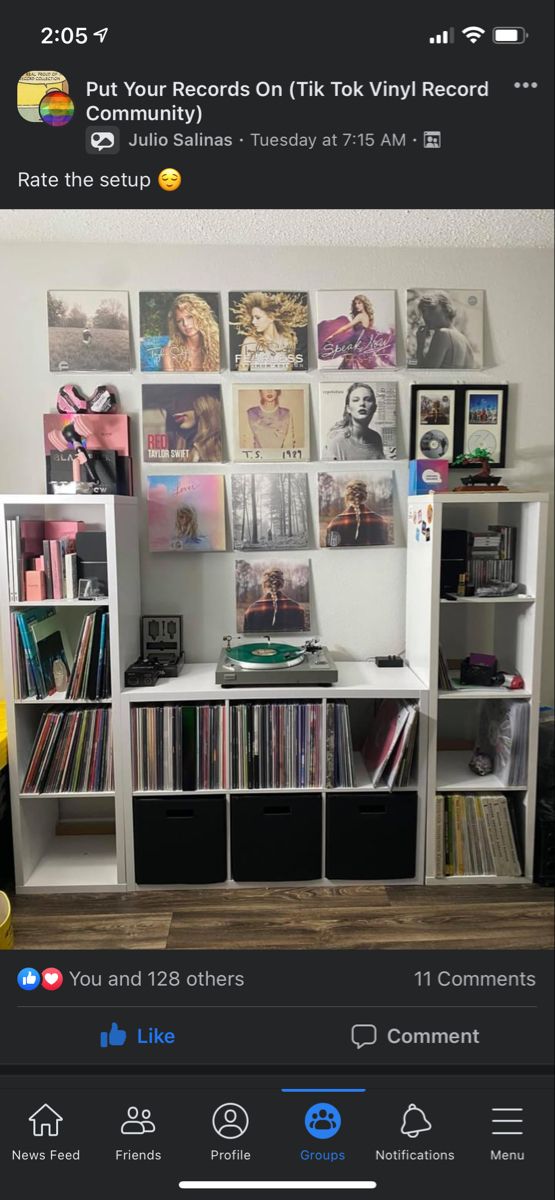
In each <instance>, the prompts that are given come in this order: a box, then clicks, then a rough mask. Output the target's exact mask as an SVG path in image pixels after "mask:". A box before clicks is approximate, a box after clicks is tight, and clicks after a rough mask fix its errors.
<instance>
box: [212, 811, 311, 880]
mask: <svg viewBox="0 0 555 1200" xmlns="http://www.w3.org/2000/svg"><path fill="white" fill-rule="evenodd" d="M231 874H232V877H233V879H236V880H238V881H240V880H246V881H250V882H257V883H258V882H263V881H265V880H273V881H275V880H283V881H287V880H295V879H321V877H322V797H321V795H320V794H319V793H316V792H314V793H311V792H308V793H307V792H303V793H300V794H296V793H287V794H284V793H283V792H275V793H272V794H264V795H261V796H257V795H256V794H255V793H253V792H250V793H249V794H248V795H239V796H232V799H231Z"/></svg>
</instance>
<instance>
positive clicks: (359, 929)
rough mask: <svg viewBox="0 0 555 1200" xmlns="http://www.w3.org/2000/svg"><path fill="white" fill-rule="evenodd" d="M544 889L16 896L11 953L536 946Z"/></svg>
mask: <svg viewBox="0 0 555 1200" xmlns="http://www.w3.org/2000/svg"><path fill="white" fill-rule="evenodd" d="M553 911H554V910H553V891H551V890H548V889H545V888H539V887H533V886H522V887H518V886H513V887H494V886H492V887H480V886H477V887H459V888H457V889H456V891H455V889H453V890H452V891H451V890H449V891H448V890H447V889H446V888H434V887H426V888H424V887H406V888H404V887H394V886H392V887H366V886H364V887H362V886H359V887H329V888H327V887H326V888H310V887H303V888H301V887H299V888H294V887H289V888H263V887H260V888H258V887H257V888H245V889H242V890H241V889H228V890H218V889H214V890H207V889H202V888H199V889H196V888H195V889H192V890H190V891H179V892H174V891H153V892H139V893H137V892H135V893H128V894H123V895H118V894H115V895H106V894H104V895H101V894H99V895H92V896H83V895H65V896H64V895H60V896H51V895H49V896H17V897H16V898H15V899H14V926H15V937H16V943H15V944H16V949H19V950H23V949H41V948H44V949H47V948H48V949H52V950H55V949H58V950H70V949H72V950H75V949H83V950H89V949H97V950H116V949H125V950H166V949H167V950H263V949H266V950H279V949H283V950H377V949H381V950H408V949H421V950H440V949H443V950H456V949H461V950H462V949H465V950H473V949H495V950H503V949H505V950H506V949H512V950H542V949H550V948H551V947H552V946H553Z"/></svg>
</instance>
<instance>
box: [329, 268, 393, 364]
mask: <svg viewBox="0 0 555 1200" xmlns="http://www.w3.org/2000/svg"><path fill="white" fill-rule="evenodd" d="M396 363H397V351H396V330H395V292H394V291H371V290H369V289H368V288H361V289H359V290H358V291H355V290H354V289H353V290H352V291H343V292H332V291H329V292H328V291H325V292H318V366H319V367H321V368H325V369H326V370H329V371H339V370H341V371H374V370H376V369H382V368H384V367H394V366H396Z"/></svg>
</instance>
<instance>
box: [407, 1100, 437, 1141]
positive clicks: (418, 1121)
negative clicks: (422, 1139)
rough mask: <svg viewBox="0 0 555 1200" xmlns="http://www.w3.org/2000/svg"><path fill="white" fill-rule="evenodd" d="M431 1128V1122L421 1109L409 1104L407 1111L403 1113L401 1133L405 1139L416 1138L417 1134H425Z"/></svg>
mask: <svg viewBox="0 0 555 1200" xmlns="http://www.w3.org/2000/svg"><path fill="white" fill-rule="evenodd" d="M431 1128H432V1126H431V1122H430V1121H429V1120H428V1118H427V1116H426V1113H425V1112H424V1111H423V1110H422V1109H421V1108H417V1107H416V1104H409V1106H408V1108H407V1111H406V1112H405V1113H403V1124H402V1125H401V1133H404V1134H405V1136H406V1137H410V1138H417V1137H418V1134H419V1133H427V1132H428V1130H429V1129H431Z"/></svg>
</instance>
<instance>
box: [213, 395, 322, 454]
mask: <svg viewBox="0 0 555 1200" xmlns="http://www.w3.org/2000/svg"><path fill="white" fill-rule="evenodd" d="M232 396H233V414H234V426H235V447H234V455H233V457H234V461H235V462H298V461H301V460H306V459H309V458H310V422H309V414H308V384H295V385H294V386H289V385H287V384H285V385H284V384H281V383H280V384H277V385H275V386H274V385H273V384H270V385H269V386H268V384H265V385H262V387H259V386H258V385H256V384H241V383H238V384H234V385H233V391H232Z"/></svg>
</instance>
